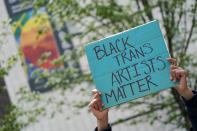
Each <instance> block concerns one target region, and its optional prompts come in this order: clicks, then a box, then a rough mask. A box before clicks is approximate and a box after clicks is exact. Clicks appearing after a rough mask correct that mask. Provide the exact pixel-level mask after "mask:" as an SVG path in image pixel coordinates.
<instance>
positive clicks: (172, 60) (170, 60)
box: [166, 58, 177, 66]
mask: <svg viewBox="0 0 197 131" xmlns="http://www.w3.org/2000/svg"><path fill="white" fill-rule="evenodd" d="M166 60H167V61H169V62H172V64H173V65H175V66H176V65H177V61H176V59H173V58H167V59H166Z"/></svg>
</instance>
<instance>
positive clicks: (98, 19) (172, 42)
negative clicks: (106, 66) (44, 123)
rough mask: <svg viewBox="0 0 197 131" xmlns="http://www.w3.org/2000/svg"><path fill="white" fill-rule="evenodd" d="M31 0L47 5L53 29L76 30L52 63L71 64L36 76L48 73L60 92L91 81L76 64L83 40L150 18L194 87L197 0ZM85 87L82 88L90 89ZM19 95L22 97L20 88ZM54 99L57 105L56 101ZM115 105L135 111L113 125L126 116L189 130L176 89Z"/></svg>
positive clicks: (196, 83) (196, 78) (134, 121)
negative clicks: (71, 45)
mask: <svg viewBox="0 0 197 131" xmlns="http://www.w3.org/2000/svg"><path fill="white" fill-rule="evenodd" d="M32 1H33V2H34V6H35V13H36V11H37V9H39V8H40V7H43V6H45V7H46V9H47V11H48V14H50V15H49V18H48V19H50V20H51V22H52V23H53V24H54V25H55V26H56V28H57V29H59V28H62V27H63V26H65V25H66V24H67V22H70V23H72V24H73V25H75V26H76V27H77V29H79V31H78V32H80V33H78V35H75V34H67V35H65V37H64V38H65V39H64V40H65V41H66V40H68V39H78V40H79V42H80V43H79V45H80V46H77V47H76V49H74V50H73V52H71V53H66V54H63V55H62V56H61V57H60V58H58V59H57V60H54V61H53V62H52V64H61V63H68V62H70V61H73V62H72V64H71V65H68V66H67V68H60V69H59V70H58V71H54V72H52V73H49V72H48V71H47V70H46V71H44V72H45V73H43V74H42V75H40V77H39V78H38V79H42V78H44V77H48V79H49V81H48V82H47V84H46V86H51V85H55V89H54V90H56V89H57V90H61V91H60V92H61V94H62V95H63V96H64V95H65V91H67V89H73V87H76V84H80V83H82V82H89V83H92V78H91V75H90V74H89V73H86V72H85V73H83V72H81V71H80V70H79V69H78V67H77V66H76V64H77V62H78V60H79V59H80V58H81V57H82V56H84V55H85V54H84V50H83V46H84V44H87V43H89V42H92V41H95V40H99V39H101V38H104V37H106V36H109V35H112V34H115V33H118V32H121V31H124V30H126V29H130V28H132V27H135V26H137V25H141V24H144V23H146V22H149V21H151V20H154V19H157V20H159V22H160V25H161V28H162V32H163V34H164V37H165V40H166V42H167V45H168V48H169V52H170V54H171V56H172V57H174V58H176V59H177V60H178V64H179V66H181V67H183V68H184V69H185V70H186V71H187V76H188V86H189V87H190V88H192V89H196V88H197V75H196V71H195V70H194V69H195V67H196V66H197V64H196V63H197V62H196V59H195V55H194V54H191V53H190V52H189V51H188V50H189V47H192V46H193V44H195V43H196V40H197V35H196V34H197V28H196V25H197V20H196V17H197V13H196V12H197V11H196V9H197V0H191V1H186V0H91V1H90V0H29V2H32ZM43 57H44V56H43ZM38 72H39V71H38ZM87 88H88V87H87ZM87 88H83V89H81V90H80V93H85V94H88V91H89V90H88V89H87ZM19 94H20V92H19ZM37 94H39V93H37ZM21 96H24V93H23V95H21ZM21 98H22V99H21V100H25V99H28V97H21ZM50 100H51V98H50V99H48V101H47V102H49V103H53V102H51V101H50ZM32 101H33V99H32ZM54 103H55V104H57V102H54ZM54 103H53V104H54ZM87 104H88V101H80V102H77V103H75V104H74V105H73V106H75V107H76V108H77V109H78V110H80V109H82V108H84V107H86V106H87ZM58 105H59V107H61V105H64V101H60V102H58ZM141 107H143V108H141ZM116 109H117V110H134V111H135V112H136V114H134V115H133V114H130V115H131V116H128V117H127V118H121V119H118V120H116V121H114V122H113V123H112V125H118V124H119V123H123V122H126V121H130V122H131V124H137V123H139V122H149V123H150V124H154V122H156V121H157V122H161V123H163V124H172V126H174V127H175V128H182V129H188V128H189V127H190V122H189V119H188V117H187V115H186V112H185V108H184V105H183V103H182V102H181V100H180V96H179V94H178V93H177V92H176V90H174V89H169V90H167V91H162V92H159V93H155V94H152V95H149V96H146V97H143V98H140V99H137V100H134V101H132V102H128V103H126V104H122V105H118V106H116ZM53 113H54V112H53ZM53 113H52V114H53Z"/></svg>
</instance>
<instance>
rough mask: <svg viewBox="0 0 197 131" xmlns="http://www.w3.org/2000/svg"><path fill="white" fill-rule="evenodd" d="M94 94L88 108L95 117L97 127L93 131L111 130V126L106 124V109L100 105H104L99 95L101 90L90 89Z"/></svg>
mask: <svg viewBox="0 0 197 131" xmlns="http://www.w3.org/2000/svg"><path fill="white" fill-rule="evenodd" d="M92 92H93V94H94V98H93V100H92V101H91V102H90V104H89V109H90V110H91V112H92V113H93V114H94V116H95V117H96V119H97V128H96V129H95V131H111V126H110V125H109V124H108V111H109V110H108V109H105V110H103V109H102V107H103V106H104V104H103V102H102V101H101V98H100V95H101V92H99V91H98V90H96V89H95V90H93V91H92Z"/></svg>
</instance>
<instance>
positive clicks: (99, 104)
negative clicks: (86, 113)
mask: <svg viewBox="0 0 197 131" xmlns="http://www.w3.org/2000/svg"><path fill="white" fill-rule="evenodd" d="M94 99H96V100H97V101H98V103H97V105H98V108H99V110H100V111H102V101H101V98H100V95H99V94H95V95H94Z"/></svg>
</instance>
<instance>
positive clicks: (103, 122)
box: [97, 115, 108, 131]
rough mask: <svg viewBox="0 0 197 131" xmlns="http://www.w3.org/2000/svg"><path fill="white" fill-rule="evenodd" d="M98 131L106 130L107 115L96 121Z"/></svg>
mask: <svg viewBox="0 0 197 131" xmlns="http://www.w3.org/2000/svg"><path fill="white" fill-rule="evenodd" d="M97 125H98V131H102V130H104V129H107V128H108V115H106V116H105V117H104V118H102V119H97Z"/></svg>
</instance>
